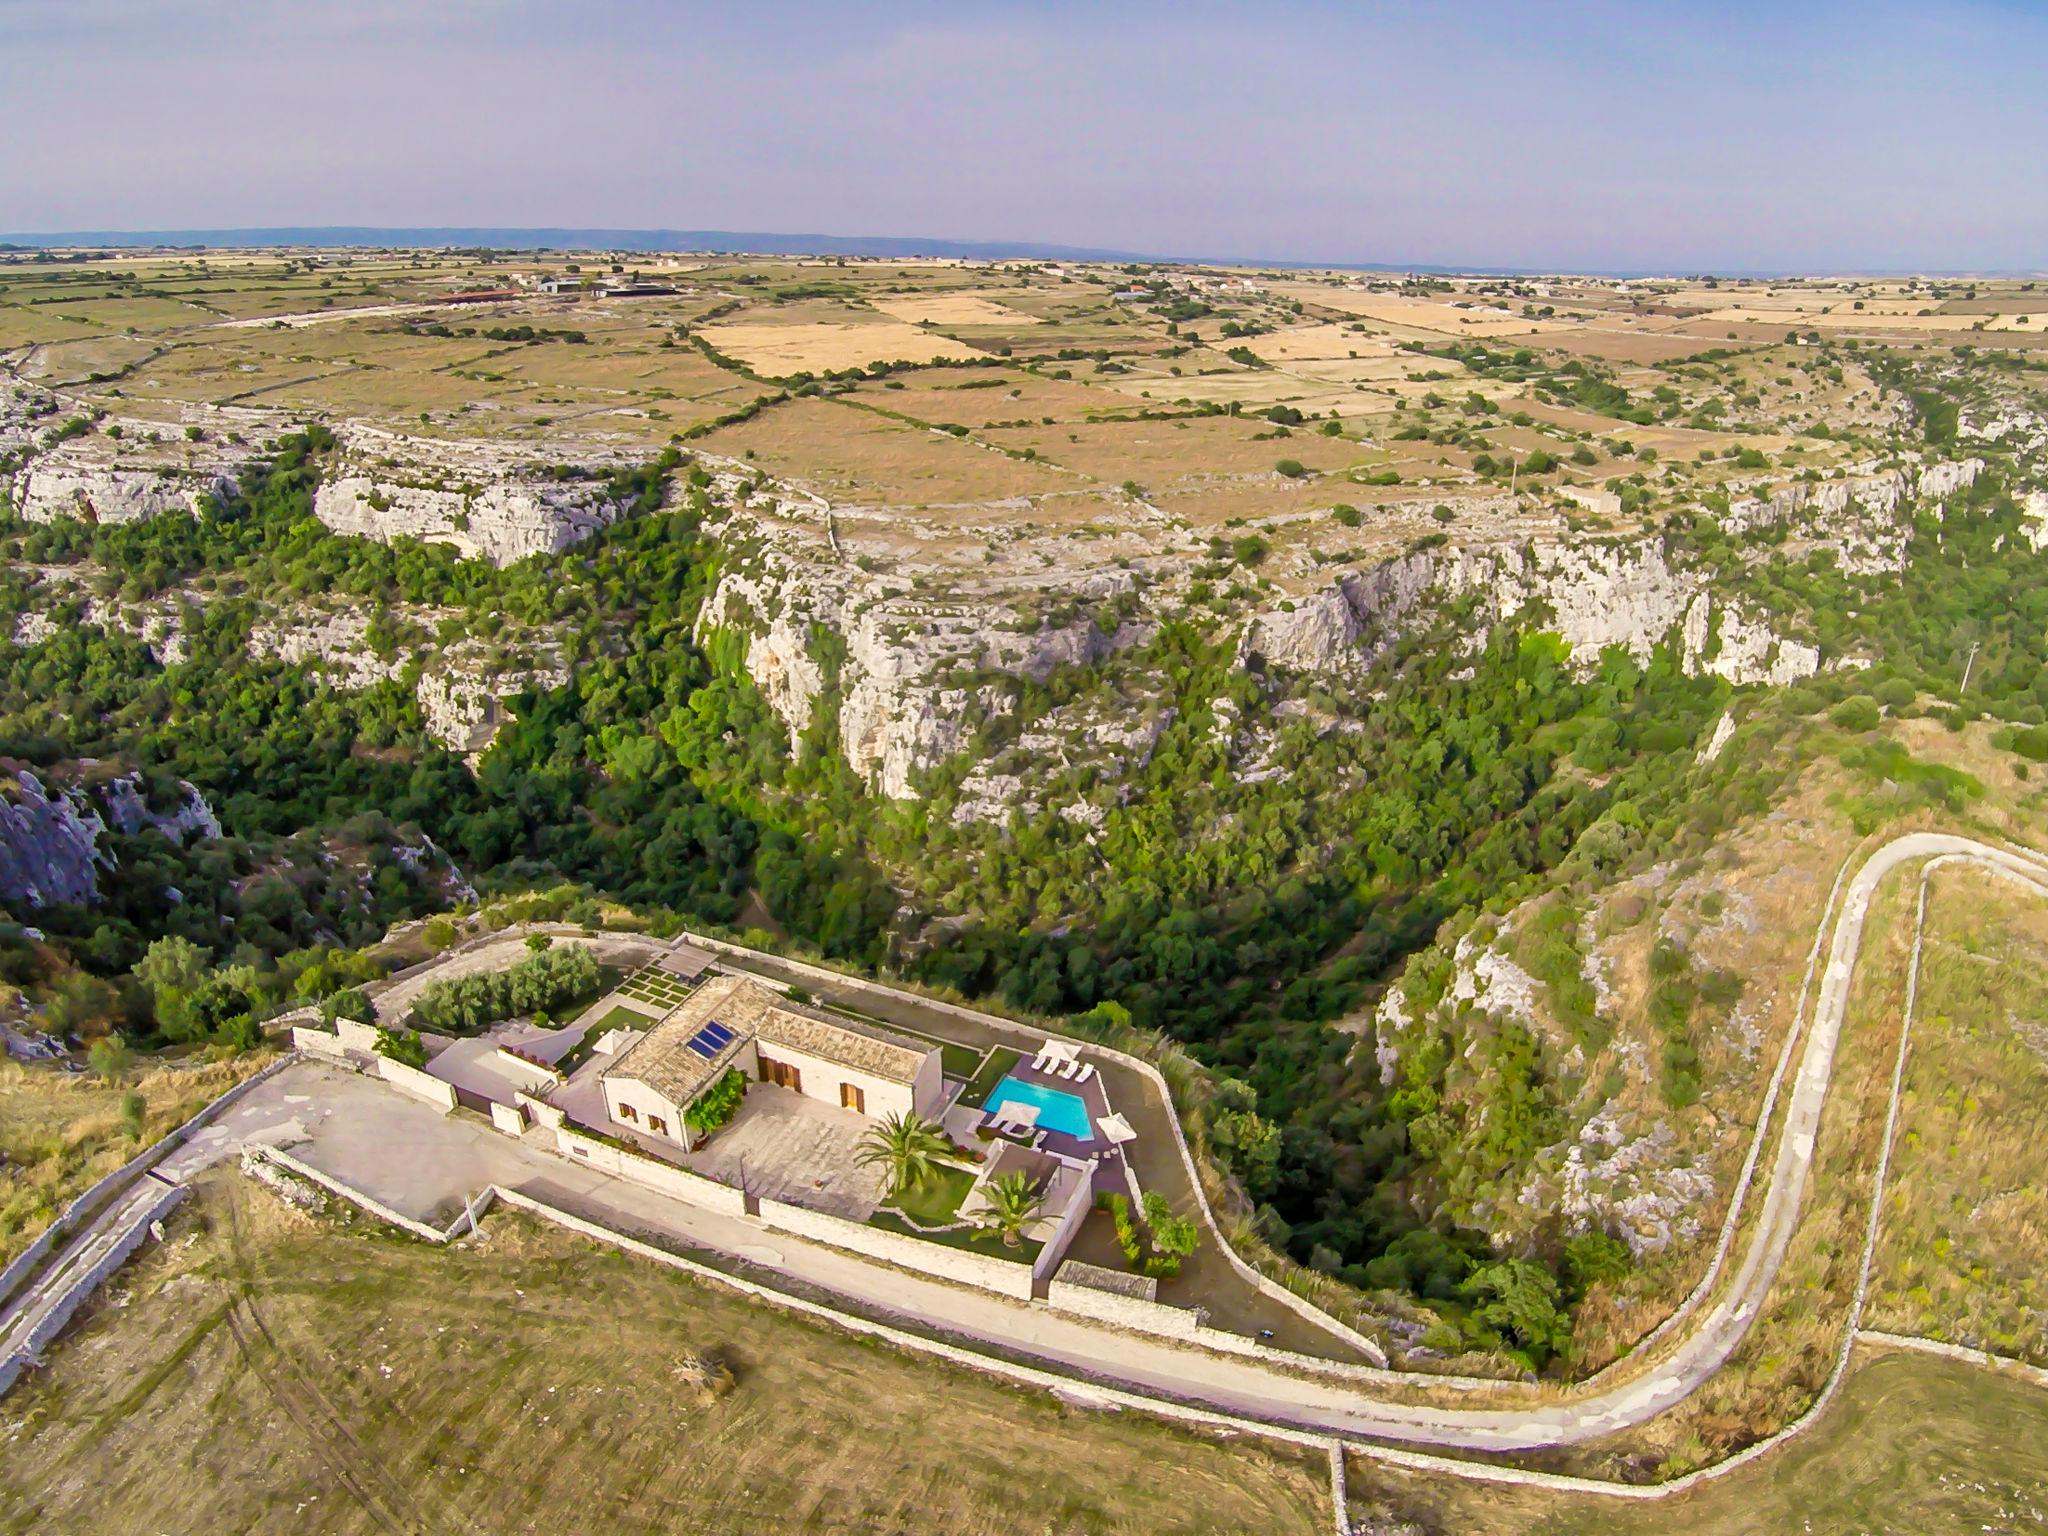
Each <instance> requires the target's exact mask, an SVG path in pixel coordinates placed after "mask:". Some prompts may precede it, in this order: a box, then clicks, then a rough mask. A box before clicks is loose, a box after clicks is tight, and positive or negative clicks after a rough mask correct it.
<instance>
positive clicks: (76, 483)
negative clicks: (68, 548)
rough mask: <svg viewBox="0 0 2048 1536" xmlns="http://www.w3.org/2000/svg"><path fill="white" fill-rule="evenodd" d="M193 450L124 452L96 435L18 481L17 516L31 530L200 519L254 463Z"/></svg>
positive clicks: (216, 450)
mask: <svg viewBox="0 0 2048 1536" xmlns="http://www.w3.org/2000/svg"><path fill="white" fill-rule="evenodd" d="M180 446H184V445H180ZM189 446H190V447H191V449H193V450H194V451H192V452H188V453H187V452H179V451H177V449H175V448H144V447H141V446H139V445H138V447H135V448H122V447H118V446H117V445H116V444H115V443H114V442H113V440H112V439H109V438H106V437H104V436H100V435H97V434H95V435H90V436H86V437H80V438H73V439H71V440H70V441H68V442H64V443H59V444H58V445H57V446H56V447H55V448H52V449H50V450H49V451H47V452H44V453H40V454H37V455H36V456H35V457H34V458H31V459H30V460H29V461H28V463H27V464H26V465H25V466H24V467H23V468H22V469H20V470H19V471H18V472H17V473H16V474H15V476H14V483H13V487H12V491H11V494H12V497H13V501H14V507H15V510H16V511H17V512H18V513H19V514H20V515H21V516H22V517H24V518H26V519H28V520H29V521H30V522H32V523H50V522H55V521H56V520H57V519H58V518H64V517H70V518H77V519H79V520H80V521H83V522H88V523H136V522H142V521H144V520H145V519H148V518H152V517H162V516H164V515H165V514H166V513H177V514H180V515H183V516H193V515H196V514H197V513H198V512H199V511H200V509H201V508H202V507H203V506H204V505H205V503H206V502H207V501H208V500H209V499H210V498H212V497H214V496H217V495H222V494H225V493H227V492H229V491H232V490H233V489H234V483H235V472H236V470H237V469H238V468H239V467H240V465H241V463H242V462H243V461H245V460H246V458H247V457H248V456H247V454H246V453H241V452H236V451H232V450H228V449H225V448H224V447H223V446H222V445H220V444H218V443H212V442H209V443H203V444H192V445H189Z"/></svg>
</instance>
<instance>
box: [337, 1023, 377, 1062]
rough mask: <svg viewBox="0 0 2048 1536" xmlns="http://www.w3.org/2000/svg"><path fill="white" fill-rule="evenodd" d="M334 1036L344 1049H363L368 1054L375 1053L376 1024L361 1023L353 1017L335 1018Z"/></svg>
mask: <svg viewBox="0 0 2048 1536" xmlns="http://www.w3.org/2000/svg"><path fill="white" fill-rule="evenodd" d="M334 1037H335V1038H336V1039H337V1040H339V1041H340V1042H341V1047H342V1049H343V1050H345V1051H363V1052H365V1053H367V1054H368V1055H372V1056H374V1055H376V1054H377V1026H376V1025H374V1024H363V1023H360V1022H358V1021H357V1020H355V1019H336V1020H335V1021H334Z"/></svg>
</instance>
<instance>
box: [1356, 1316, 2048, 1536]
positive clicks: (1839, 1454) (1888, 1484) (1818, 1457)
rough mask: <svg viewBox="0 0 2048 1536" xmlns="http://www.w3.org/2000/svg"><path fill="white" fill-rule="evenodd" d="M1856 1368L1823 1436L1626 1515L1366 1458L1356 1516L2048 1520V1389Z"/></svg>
mask: <svg viewBox="0 0 2048 1536" xmlns="http://www.w3.org/2000/svg"><path fill="white" fill-rule="evenodd" d="M1858 1362H1859V1363H1858V1365H1857V1366H1856V1368H1855V1370H1854V1372H1853V1374H1851V1376H1850V1377H1849V1379H1848V1381H1847V1383H1846V1384H1845V1385H1844V1387H1843V1390H1842V1393H1841V1395H1840V1396H1839V1397H1838V1398H1837V1399H1836V1400H1835V1403H1834V1406H1833V1407H1832V1408H1831V1409H1830V1410H1829V1413H1828V1416H1827V1417H1826V1418H1825V1419H1823V1420H1821V1422H1820V1423H1819V1424H1818V1425H1816V1426H1815V1427H1814V1428H1813V1430H1811V1431H1810V1432H1809V1433H1807V1434H1806V1435H1803V1436H1801V1437H1800V1438H1799V1439H1797V1440H1795V1441H1793V1442H1792V1443H1791V1444H1790V1445H1788V1446H1786V1447H1784V1448H1783V1449H1782V1450H1778V1451H1775V1452H1773V1453H1772V1454H1771V1455H1769V1456H1767V1457H1765V1458H1764V1459H1763V1460H1762V1461H1761V1462H1759V1463H1756V1464H1754V1465H1752V1466H1749V1467H1745V1468H1743V1469H1742V1470H1740V1471H1738V1472H1735V1473H1733V1474H1730V1475H1729V1476H1727V1477H1724V1478H1721V1479H1718V1480H1716V1481H1713V1482H1710V1483H1708V1484H1706V1485H1705V1486H1704V1487H1702V1488H1699V1489H1697V1490H1695V1491H1693V1492H1691V1493H1686V1494H1681V1495H1678V1496H1676V1497H1673V1498H1669V1499H1660V1500H1656V1501H1653V1502H1647V1503H1640V1504H1638V1503H1623V1502H1621V1501H1619V1500H1615V1499H1609V1498H1600V1497H1591V1496H1586V1495H1576V1494H1557V1493H1550V1492H1539V1491H1536V1490H1533V1489H1521V1488H1498V1487H1492V1486H1489V1485H1487V1484H1482V1483H1471V1482H1466V1481H1464V1480H1462V1479H1458V1478H1454V1477H1444V1476H1424V1475H1420V1474H1416V1473H1411V1472H1400V1471H1395V1470H1393V1469H1391V1468H1388V1467H1384V1466H1381V1465H1380V1464H1378V1463H1376V1462H1373V1461H1370V1460H1368V1459H1366V1458H1364V1457H1353V1458H1352V1461H1351V1468H1350V1485H1351V1490H1350V1491H1351V1511H1352V1517H1353V1519H1354V1520H1355V1521H1358V1522H1360V1526H1361V1528H1362V1529H1363V1530H1367V1531H1370V1530H1374V1529H1381V1530H1401V1531H1404V1532H1409V1531H1412V1532H1415V1533H1418V1536H1467V1533H1472V1532H1486V1533H1488V1536H1668V1533H1671V1532H1684V1533H1686V1536H1780V1533H1789V1532H1797V1533H1799V1536H1962V1533H1964V1532H1970V1533H1980V1532H2005V1533H2018V1532H2021V1531H2038V1530H2040V1529H2041V1528H2042V1527H2043V1524H2044V1522H2048V1450H2044V1449H2043V1448H2044V1447H2048V1393H2044V1392H2043V1391H2042V1390H2041V1389H2040V1388H2038V1387H2034V1386H2029V1385H2027V1384H2026V1383H2024V1382H2018V1381H2013V1380H2011V1379H2008V1378H2006V1377H2002V1376H1998V1375H1994V1374H1992V1373H1990V1372H1988V1371H1982V1370H1978V1369H1975V1368H1974V1367H1971V1366H1966V1365H1958V1364H1954V1363H1952V1362H1949V1361H1945V1360H1936V1359H1929V1358H1927V1357H1925V1356H1921V1355H1910V1354H1894V1353H1883V1354H1877V1355H1875V1356H1874V1357H1873V1356H1872V1355H1871V1353H1870V1352H1868V1351H1859V1353H1858ZM1372 1521H1381V1522H1385V1523H1383V1524H1381V1525H1379V1526H1377V1527H1375V1526H1374V1525H1373V1524H1370V1523H1368V1522H1372ZM1404 1521H1405V1522H1409V1523H1407V1524H1401V1523H1398V1522H1404Z"/></svg>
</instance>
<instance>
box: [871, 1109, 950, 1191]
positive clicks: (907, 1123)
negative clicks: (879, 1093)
mask: <svg viewBox="0 0 2048 1536" xmlns="http://www.w3.org/2000/svg"><path fill="white" fill-rule="evenodd" d="M952 1150H953V1144H952V1143H951V1142H950V1141H948V1140H946V1137H945V1133H944V1132H942V1131H941V1130H940V1129H939V1128H938V1127H937V1126H936V1125H934V1124H933V1123H932V1122H931V1121H929V1120H927V1119H925V1118H924V1116H922V1115H917V1114H901V1115H890V1116H888V1117H887V1118H886V1119H884V1120H883V1121H882V1122H881V1123H880V1124H879V1125H875V1126H873V1127H871V1128H870V1129H869V1130H868V1132H867V1134H866V1135H864V1136H862V1137H861V1139H860V1149H859V1150H858V1151H857V1152H856V1153H855V1154H854V1161H855V1162H857V1163H859V1164H860V1165H861V1166H862V1167H864V1168H866V1167H872V1166H873V1165H874V1164H876V1163H883V1164H886V1165H887V1166H888V1169H889V1192H890V1193H891V1194H892V1195H895V1194H901V1193H902V1192H903V1191H904V1190H906V1189H909V1188H910V1187H911V1186H912V1185H915V1184H922V1183H923V1182H924V1181H925V1180H926V1179H928V1178H930V1177H931V1176H932V1172H933V1169H934V1168H935V1167H936V1163H935V1161H934V1159H936V1158H937V1157H939V1156H940V1155H941V1154H942V1153H946V1152H950V1151H952Z"/></svg>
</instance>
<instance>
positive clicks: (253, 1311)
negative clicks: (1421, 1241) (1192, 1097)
mask: <svg viewBox="0 0 2048 1536" xmlns="http://www.w3.org/2000/svg"><path fill="white" fill-rule="evenodd" d="M705 1357H711V1358H714V1359H716V1360H718V1361H720V1362H722V1363H723V1364H724V1365H726V1366H727V1367H729V1368H730V1369H731V1371H732V1373H733V1376H734V1378H735V1385H734V1386H733V1388H732V1390H731V1391H730V1392H728V1393H726V1394H725V1395H723V1396H717V1397H714V1396H711V1395H709V1394H707V1393H704V1392H700V1391H699V1390H697V1389H696V1388H695V1386H694V1385H693V1382H692V1378H691V1374H690V1373H691V1371H692V1370H693V1368H694V1367H695V1365H696V1363H697V1362H698V1361H700V1360H701V1359H703V1358H705ZM172 1488H175V1490H176V1496H175V1497H167V1496H166V1493H167V1490H168V1489H172ZM1329 1515H1330V1511H1329V1482H1328V1469H1327V1465H1326V1464H1325V1463H1324V1462H1322V1461H1321V1460H1319V1459H1317V1458H1314V1457H1305V1458H1298V1457H1295V1456H1292V1455H1289V1454H1284V1453H1282V1452H1279V1451H1276V1450H1274V1449H1273V1448H1271V1447H1268V1446H1264V1445H1259V1444H1256V1443H1252V1442H1248V1441H1241V1440H1239V1441H1222V1442H1219V1441H1212V1440H1208V1439H1204V1438H1200V1437H1195V1436H1191V1435H1187V1434H1183V1433H1180V1432H1178V1431H1175V1430H1172V1429H1169V1428H1166V1427H1164V1426H1162V1425H1160V1424H1157V1423H1154V1422H1151V1421H1148V1420H1144V1419H1141V1418H1136V1417H1131V1416H1127V1415H1103V1414H1098V1413H1093V1412H1084V1411H1077V1410H1073V1409H1069V1408H1066V1407H1064V1406H1062V1405H1061V1404H1059V1403H1058V1402H1056V1401H1054V1400H1052V1399H1050V1398H1048V1397H1044V1396H1040V1395H1035V1394H1026V1393H1021V1392H1016V1391H1012V1390H1010V1389H1008V1388H1005V1387H1002V1386H999V1385H997V1384H995V1383H992V1382H990V1381H988V1380H986V1379H984V1378H982V1377H979V1376H976V1375H974V1374H972V1373H968V1372H964V1371H953V1370H948V1369H943V1368H938V1367H935V1366H933V1365H932V1364H930V1363H928V1362H926V1361H922V1360H915V1359H911V1358H907V1357H904V1356H902V1355H899V1354H897V1353H895V1352H894V1351H892V1350H889V1349H887V1348H883V1347H879V1346H874V1345H871V1344H867V1343H864V1342H861V1341H858V1340H856V1339H854V1338H852V1337H850V1336H848V1335H844V1334H841V1333H838V1332H836V1331H833V1330H830V1329H827V1328H822V1327H818V1326H814V1325H812V1324H809V1323H806V1322H801V1321H797V1320H794V1319H792V1318H790V1317H788V1316H787V1315H786V1314H783V1313H779V1312H777V1311H774V1310H772V1309H770V1308H767V1307H764V1306H760V1305H757V1304H754V1303H751V1302H748V1301H745V1300H743V1299H740V1298H738V1297H735V1296H733V1295H731V1294H728V1293H723V1292H720V1291H718V1290H715V1289H711V1288H708V1287H705V1286H702V1285H699V1284H697V1283H695V1282H693V1281H689V1280H687V1279H685V1278H683V1277H680V1276H677V1275H675V1274H674V1273H672V1272H670V1271H666V1270H663V1269H661V1268H659V1267H657V1266H655V1265H652V1264H649V1263H646V1262H645V1261H642V1260H637V1259H630V1258H627V1257H625V1256H623V1255H620V1254H617V1253H616V1252H614V1251H612V1250H609V1249H600V1248H598V1247H596V1246H594V1245H591V1244H588V1243H585V1242H582V1241H581V1240H577V1239H571V1238H569V1237H567V1236H566V1235H564V1234H561V1233H559V1232H557V1231H556V1230H555V1229H553V1228H547V1227H542V1226H539V1225H535V1224H531V1223H529V1222H527V1221H526V1220H524V1219H523V1218H514V1217H510V1216H500V1217H494V1218H491V1219H489V1220H487V1221H486V1223H485V1226H484V1235H483V1238H482V1240H481V1241H471V1242H468V1243H465V1244H463V1245H461V1246H458V1247H457V1248H454V1249H451V1250H441V1249H435V1248H431V1247H428V1246H426V1245H424V1244H421V1243H417V1242H413V1241H410V1240H401V1239H398V1238H396V1237H393V1236H392V1235H390V1234H389V1232H388V1231H387V1230H386V1229H381V1228H375V1227H373V1225H372V1224H371V1223H369V1222H367V1221H364V1220H361V1219H355V1220H344V1219H341V1218H338V1217H335V1216H330V1215H313V1216H309V1215H306V1214H303V1213H301V1212H299V1211H297V1210H295V1209H293V1208H291V1207H288V1206H286V1205H285V1204H283V1203H282V1202H281V1201H280V1200H279V1199H278V1198H277V1197H276V1196H274V1195H273V1194H271V1193H270V1192H269V1191H267V1190H265V1189H263V1188H261V1187H260V1186H257V1185H254V1184H252V1183H250V1182H248V1181H246V1180H244V1179H242V1178H241V1177H240V1176H239V1175H236V1174H231V1173H227V1172H221V1173H218V1174H216V1175H213V1176H212V1177H211V1179H210V1181H209V1184H208V1186H207V1188H206V1192H205V1193H204V1195H203V1196H202V1197H201V1198H200V1199H199V1200H198V1201H196V1202H195V1204H194V1205H192V1206H191V1207H188V1209H187V1210H186V1211H185V1212H183V1213H181V1214H180V1215H179V1216H178V1217H176V1218H175V1220H174V1221H173V1223H172V1227H171V1232H170V1235H169V1239H168V1241H167V1242H166V1243H165V1244H164V1245H163V1246H162V1247H160V1248H154V1249H151V1250H150V1251H149V1252H148V1253H147V1254H146V1255H145V1256H144V1257H143V1258H142V1259H140V1260H139V1261H138V1262H137V1264H136V1265H135V1266H134V1267H133V1268H132V1269H131V1270H129V1271H128V1272H127V1273H126V1274H125V1275H124V1276H123V1277H122V1278H121V1279H120V1280H119V1281H117V1282H116V1285H115V1289H114V1293H113V1295H112V1297H111V1299H110V1301H109V1302H108V1303H107V1304H105V1305H102V1306H101V1307H99V1308H98V1309H96V1311H95V1312H94V1313H93V1314H92V1315H91V1317H90V1318H89V1320H88V1321H86V1322H85V1323H83V1324H82V1325H81V1326H80V1327H78V1328H77V1329H75V1330H74V1332H73V1333H72V1335H71V1336H70V1337H68V1338H67V1339H66V1340H65V1341H63V1342H62V1343H60V1344H59V1345H58V1346H57V1348H56V1350H55V1351H54V1353H53V1363H52V1365H51V1367H50V1368H49V1369H48V1370H47V1371H45V1372H44V1373H42V1374H41V1375H40V1376H39V1377H38V1378H37V1379H36V1380H35V1381H34V1382H33V1383H32V1384H30V1385H28V1386H25V1387H24V1388H21V1389H18V1390H17V1392H16V1393H15V1394H14V1395H12V1396H10V1398H9V1399H8V1402H7V1404H6V1413H5V1419H4V1422H0V1531H6V1532H22V1533H26V1532H30V1531H36V1532H53V1533H54V1532H85V1531H149V1532H153V1533H155V1532H162V1533H172V1532H187V1531H189V1532H214V1531H236V1532H248V1533H258V1532H280V1533H281V1532H294V1533H299V1532H309V1531H318V1532H322V1533H343V1532H365V1533H368V1532H404V1533H415V1532H428V1531H432V1532H491V1533H501V1532H512V1531H563V1530H605V1531H617V1532H642V1531H644V1532H650V1533H651V1532H657V1531H659V1532H670V1531H691V1532H701V1533H704V1536H721V1533H732V1536H741V1533H747V1536H752V1533H757V1532H759V1533H766V1532H781V1531H791V1532H795V1531H807V1532H848V1533H851V1532H863V1533H866V1532H888V1531H904V1532H913V1531H914V1532H928V1531H947V1532H955V1533H960V1536H982V1533H986V1536H998V1533H1000V1536H1011V1533H1014V1532H1017V1531H1020V1530H1028V1531H1031V1532H1034V1533H1041V1532H1042V1533H1048V1536H1050V1533H1069V1532H1072V1533H1081V1532H1089V1533H1131V1536H1153V1533H1165V1532H1233V1531H1235V1532H1259V1533H1281V1532H1299V1533H1304V1536H1307V1533H1317V1532H1322V1531H1326V1530H1327V1529H1328V1526H1329Z"/></svg>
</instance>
